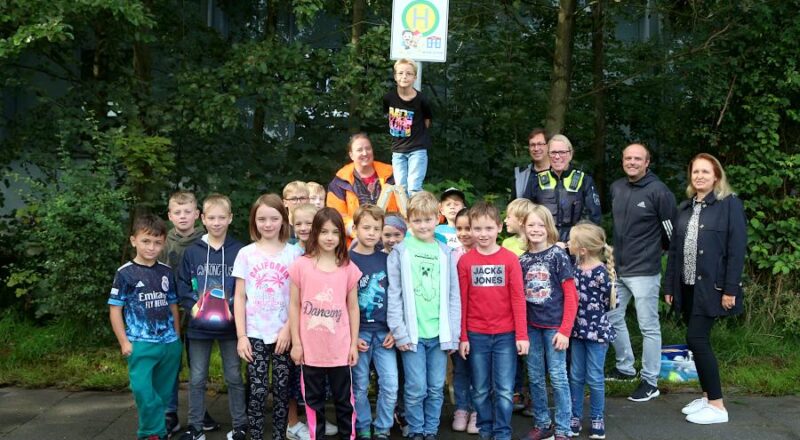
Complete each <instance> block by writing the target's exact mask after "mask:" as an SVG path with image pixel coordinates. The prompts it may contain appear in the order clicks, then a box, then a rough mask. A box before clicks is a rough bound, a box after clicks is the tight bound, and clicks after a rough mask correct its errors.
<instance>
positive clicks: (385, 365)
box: [353, 330, 397, 434]
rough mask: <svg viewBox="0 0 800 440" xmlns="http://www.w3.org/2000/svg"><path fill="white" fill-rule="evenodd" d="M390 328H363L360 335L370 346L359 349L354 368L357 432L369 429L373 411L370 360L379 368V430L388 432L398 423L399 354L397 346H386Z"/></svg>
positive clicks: (377, 411) (377, 416)
mask: <svg viewBox="0 0 800 440" xmlns="http://www.w3.org/2000/svg"><path fill="white" fill-rule="evenodd" d="M387 333H389V331H388V330H382V331H361V332H359V333H358V337H359V338H360V339H363V340H364V341H366V343H367V344H368V345H369V349H368V350H367V351H365V352H360V353H358V363H357V364H356V366H355V367H354V368H353V392H354V393H355V395H356V406H355V409H356V432H358V433H361V432H369V430H370V426H371V425H372V411H371V408H370V406H369V396H368V395H367V392H368V388H369V364H370V361H372V362H374V363H375V371H377V372H378V401H377V403H376V405H375V433H376V434H377V433H388V432H389V430H390V429H391V428H392V424H394V419H393V415H394V406H395V403H397V358H396V357H395V350H394V348H383V346H382V345H381V344H383V340H384V338H386V334H387Z"/></svg>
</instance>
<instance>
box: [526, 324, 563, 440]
mask: <svg viewBox="0 0 800 440" xmlns="http://www.w3.org/2000/svg"><path fill="white" fill-rule="evenodd" d="M556 333H558V330H556V329H554V328H536V327H530V326H528V338H529V339H530V341H531V349H530V351H529V352H528V381H529V382H530V385H531V400H532V402H533V425H534V426H536V427H538V428H541V429H546V428H547V427H549V426H550V422H551V419H550V410H549V409H548V406H547V388H546V387H545V363H544V362H545V358H547V373H549V374H550V385H551V386H552V387H553V399H554V400H555V405H556V411H555V419H556V420H555V422H556V434H562V435H568V433H569V432H570V429H569V418H570V409H571V404H570V397H569V381H568V380H567V351H566V350H564V351H558V350H556V349H555V347H553V336H555V334H556Z"/></svg>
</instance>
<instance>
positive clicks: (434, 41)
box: [389, 0, 448, 63]
mask: <svg viewBox="0 0 800 440" xmlns="http://www.w3.org/2000/svg"><path fill="white" fill-rule="evenodd" d="M447 12H448V0H394V1H393V4H392V44H391V49H390V53H389V57H390V58H391V59H393V60H397V59H400V58H410V59H412V60H414V61H430V62H436V63H444V62H445V61H447Z"/></svg>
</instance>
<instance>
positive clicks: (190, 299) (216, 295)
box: [178, 194, 247, 440]
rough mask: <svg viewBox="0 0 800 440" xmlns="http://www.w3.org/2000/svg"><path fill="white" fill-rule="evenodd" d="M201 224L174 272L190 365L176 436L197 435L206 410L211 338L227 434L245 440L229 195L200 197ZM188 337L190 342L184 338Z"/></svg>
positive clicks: (184, 439) (192, 439)
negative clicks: (224, 391) (229, 425)
mask: <svg viewBox="0 0 800 440" xmlns="http://www.w3.org/2000/svg"><path fill="white" fill-rule="evenodd" d="M201 219H202V221H203V225H205V227H206V229H207V230H208V233H207V234H205V235H203V236H202V237H201V238H200V239H199V240H197V241H196V242H195V243H194V244H193V245H192V246H190V247H189V249H187V250H186V253H185V254H184V257H183V263H182V266H181V270H180V271H179V272H178V294H179V297H180V302H181V306H183V308H184V310H186V315H187V318H188V324H187V331H186V338H187V344H186V345H187V347H188V352H189V356H188V360H189V370H190V382H189V421H188V426H187V428H186V430H185V431H184V433H183V435H182V436H181V438H180V440H201V439H204V438H205V435H204V434H203V420H204V413H205V394H206V381H207V379H208V365H209V359H210V356H211V349H212V347H213V346H214V341H217V344H218V345H219V351H220V355H221V357H222V368H223V374H224V377H225V384H226V385H227V386H228V406H229V409H230V412H231V419H232V422H233V430H232V431H231V432H230V433H229V434H228V438H229V439H231V440H244V439H245V436H246V432H247V416H246V414H245V393H244V381H243V380H242V375H241V364H240V361H239V355H238V353H237V350H236V348H237V347H236V343H237V339H236V324H235V323H234V318H233V298H234V287H235V284H236V281H235V278H234V277H233V275H232V272H233V263H234V261H236V256H237V255H238V253H239V250H241V248H242V246H243V245H242V243H241V242H239V241H238V240H236V239H235V238H233V237H231V236H230V235H228V227H229V226H230V224H231V222H232V221H233V213H232V212H231V201H230V199H229V198H228V197H226V196H224V195H222V194H210V195H209V196H208V197H206V199H205V201H204V202H203V214H202V215H201ZM189 342H191V343H189Z"/></svg>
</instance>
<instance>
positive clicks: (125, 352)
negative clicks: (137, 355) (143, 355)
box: [119, 341, 133, 357]
mask: <svg viewBox="0 0 800 440" xmlns="http://www.w3.org/2000/svg"><path fill="white" fill-rule="evenodd" d="M119 352H120V353H122V356H124V357H128V356H130V355H131V353H133V344H131V342H130V341H125V342H123V343H122V344H120V346H119Z"/></svg>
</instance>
